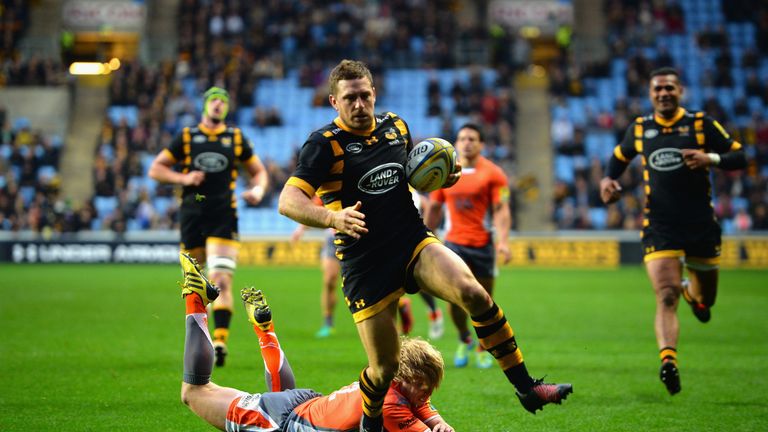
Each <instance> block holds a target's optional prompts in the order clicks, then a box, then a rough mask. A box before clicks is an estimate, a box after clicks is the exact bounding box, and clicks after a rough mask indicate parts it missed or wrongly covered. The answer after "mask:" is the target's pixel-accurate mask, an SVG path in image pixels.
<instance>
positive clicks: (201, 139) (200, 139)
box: [192, 135, 205, 144]
mask: <svg viewBox="0 0 768 432" xmlns="http://www.w3.org/2000/svg"><path fill="white" fill-rule="evenodd" d="M192 142H193V143H195V144H200V143H204V142H205V136H203V135H195V136H194V138H192Z"/></svg>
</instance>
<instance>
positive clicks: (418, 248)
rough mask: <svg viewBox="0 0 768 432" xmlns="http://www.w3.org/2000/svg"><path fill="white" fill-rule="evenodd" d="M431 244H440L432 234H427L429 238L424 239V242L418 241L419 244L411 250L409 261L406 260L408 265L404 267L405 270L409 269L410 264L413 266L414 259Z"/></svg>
mask: <svg viewBox="0 0 768 432" xmlns="http://www.w3.org/2000/svg"><path fill="white" fill-rule="evenodd" d="M431 243H440V240H438V239H437V237H435V235H434V234H432V233H429V237H425V238H424V240H422V241H420V242H419V244H417V245H416V247H415V248H413V253H412V254H411V259H410V260H408V265H407V266H406V268H408V267H410V266H411V264H413V261H414V260H415V259H416V257H417V256H419V254H420V253H421V251H422V250H424V248H425V247H427V245H428V244H431Z"/></svg>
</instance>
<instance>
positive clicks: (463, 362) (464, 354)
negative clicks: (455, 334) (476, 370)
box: [453, 340, 475, 368]
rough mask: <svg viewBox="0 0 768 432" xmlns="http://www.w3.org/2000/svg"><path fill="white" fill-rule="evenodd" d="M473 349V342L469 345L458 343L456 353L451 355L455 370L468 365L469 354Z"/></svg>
mask: <svg viewBox="0 0 768 432" xmlns="http://www.w3.org/2000/svg"><path fill="white" fill-rule="evenodd" d="M474 348H475V341H474V340H473V341H472V342H470V343H465V342H459V346H458V347H457V348H456V353H455V354H454V355H453V365H454V366H456V367H457V368H463V367H466V366H467V364H469V353H471V352H472V350H473V349H474Z"/></svg>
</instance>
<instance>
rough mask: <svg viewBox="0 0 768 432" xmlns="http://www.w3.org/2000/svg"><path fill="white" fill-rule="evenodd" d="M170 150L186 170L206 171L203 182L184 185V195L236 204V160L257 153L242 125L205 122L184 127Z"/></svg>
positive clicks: (176, 162) (172, 155)
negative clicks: (218, 125)
mask: <svg viewBox="0 0 768 432" xmlns="http://www.w3.org/2000/svg"><path fill="white" fill-rule="evenodd" d="M163 151H164V152H166V153H167V154H168V155H169V156H170V157H171V159H173V161H174V163H175V164H179V165H180V166H181V170H182V172H184V173H188V172H190V171H203V172H204V173H205V180H204V181H203V182H202V183H201V184H200V185H199V186H184V188H183V190H182V198H184V197H187V196H189V195H194V196H198V195H199V196H200V197H198V198H199V199H204V200H205V201H210V200H219V199H229V200H232V207H235V203H236V201H235V196H234V192H235V183H236V181H237V165H236V163H237V162H238V161H239V162H242V163H245V162H247V161H249V160H250V159H251V158H255V157H257V156H256V155H255V154H254V153H253V147H252V146H251V143H250V141H248V139H246V138H245V137H243V134H242V132H241V131H240V129H238V128H233V127H227V126H225V125H222V126H221V127H219V128H216V129H209V128H207V127H205V126H203V125H202V124H200V125H198V126H197V127H194V128H189V127H186V128H184V129H183V130H182V131H181V134H179V135H178V136H177V137H176V138H175V139H174V140H173V142H171V144H170V145H169V146H168V148H167V149H165V150H163Z"/></svg>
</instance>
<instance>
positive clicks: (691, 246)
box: [642, 220, 722, 265]
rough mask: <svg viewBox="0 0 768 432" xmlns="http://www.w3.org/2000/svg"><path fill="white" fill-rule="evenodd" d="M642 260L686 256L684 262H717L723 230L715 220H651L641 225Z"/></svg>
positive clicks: (713, 263) (715, 263)
mask: <svg viewBox="0 0 768 432" xmlns="http://www.w3.org/2000/svg"><path fill="white" fill-rule="evenodd" d="M642 236H643V240H642V243H643V253H644V258H643V260H644V261H645V262H648V261H651V260H654V259H657V258H685V259H686V262H691V261H694V262H696V261H697V262H699V263H701V264H711V265H717V264H718V263H719V260H720V245H721V241H722V240H721V237H722V230H721V229H720V224H719V223H717V221H715V220H712V221H708V222H703V223H692V224H685V225H673V224H663V223H658V222H653V223H651V224H649V225H648V226H646V227H645V228H643V233H642Z"/></svg>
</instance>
